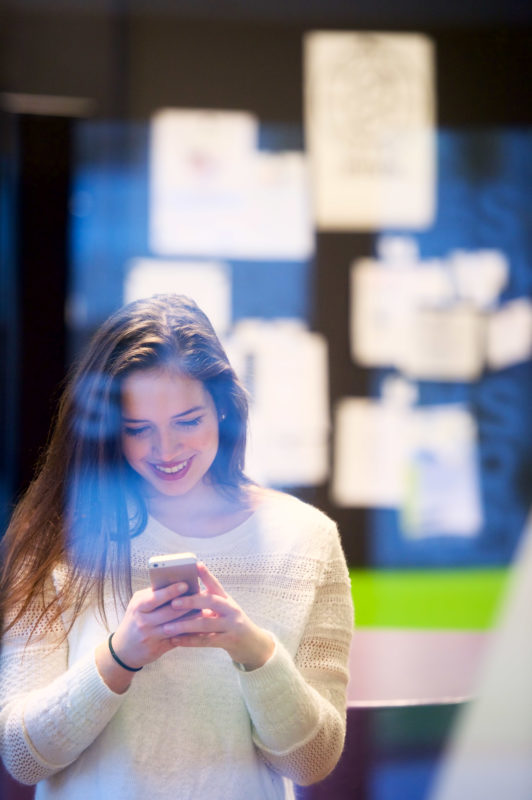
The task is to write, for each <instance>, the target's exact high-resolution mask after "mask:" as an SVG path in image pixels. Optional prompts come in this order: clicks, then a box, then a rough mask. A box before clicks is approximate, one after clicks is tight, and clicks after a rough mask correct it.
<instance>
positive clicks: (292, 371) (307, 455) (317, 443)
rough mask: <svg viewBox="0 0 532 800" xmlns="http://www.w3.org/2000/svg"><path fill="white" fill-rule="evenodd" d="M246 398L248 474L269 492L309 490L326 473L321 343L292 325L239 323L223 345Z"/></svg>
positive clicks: (325, 371)
mask: <svg viewBox="0 0 532 800" xmlns="http://www.w3.org/2000/svg"><path fill="white" fill-rule="evenodd" d="M228 353H229V357H230V359H231V361H232V363H233V364H234V366H235V369H236V371H237V373H238V374H239V375H240V376H241V377H242V379H243V380H244V382H245V384H246V386H247V388H248V390H249V391H250V393H251V395H252V404H251V413H250V441H249V450H248V455H247V459H246V469H247V471H248V473H249V474H250V475H251V476H252V477H253V478H254V479H255V480H257V481H259V482H261V483H265V484H267V485H271V486H298V485H302V486H311V485H315V484H319V483H322V482H324V481H325V479H326V477H327V473H328V446H327V439H328V433H329V413H328V359H327V346H326V341H325V339H324V337H322V336H321V335H320V334H317V333H311V332H309V331H308V330H306V329H305V328H304V327H303V326H302V325H301V323H299V322H298V321H292V322H291V321H288V320H279V321H272V322H267V321H260V320H248V321H243V322H240V323H239V324H238V325H237V326H236V327H235V331H234V335H233V337H232V338H231V340H230V341H229V342H228Z"/></svg>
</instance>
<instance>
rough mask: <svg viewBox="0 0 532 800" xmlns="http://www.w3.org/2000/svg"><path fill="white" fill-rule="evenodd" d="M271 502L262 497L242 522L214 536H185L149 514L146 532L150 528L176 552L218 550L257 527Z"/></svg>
mask: <svg viewBox="0 0 532 800" xmlns="http://www.w3.org/2000/svg"><path fill="white" fill-rule="evenodd" d="M271 503H272V498H271V497H268V498H264V499H263V500H262V502H261V503H260V505H259V506H258V507H257V508H256V509H255V510H254V511H253V512H252V513H251V514H250V515H249V517H247V519H245V520H244V521H243V522H241V523H239V524H238V525H236V526H235V527H234V528H231V529H230V530H228V531H225V532H224V533H219V534H217V535H216V536H185V535H183V534H182V533H178V532H177V531H174V530H172V529H171V528H168V527H167V526H166V525H164V523H162V522H159V520H158V519H156V518H155V517H153V516H152V515H151V514H149V515H148V524H147V526H146V530H147V532H149V531H150V530H151V531H153V532H155V533H156V534H157V538H158V539H162V540H163V541H164V543H165V544H166V545H167V546H168V547H170V548H171V549H174V550H175V551H176V552H177V548H181V549H183V550H186V551H192V552H195V553H200V552H209V553H212V552H219V551H223V550H226V549H227V547H229V546H232V545H233V544H234V542H236V541H240V540H241V539H243V538H245V537H246V536H248V535H249V534H250V533H252V532H253V531H254V530H256V529H257V522H258V521H259V519H260V517H261V516H262V514H263V513H264V511H265V509H266V508H267V507H268V506H269V505H270V504H271Z"/></svg>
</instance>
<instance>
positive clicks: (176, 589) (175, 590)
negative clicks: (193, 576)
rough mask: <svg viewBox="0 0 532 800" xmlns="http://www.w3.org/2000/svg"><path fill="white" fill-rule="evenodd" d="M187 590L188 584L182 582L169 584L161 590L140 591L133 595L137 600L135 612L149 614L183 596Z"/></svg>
mask: <svg viewBox="0 0 532 800" xmlns="http://www.w3.org/2000/svg"><path fill="white" fill-rule="evenodd" d="M187 589H188V584H186V583H183V582H180V583H171V584H170V586H165V587H164V588H163V589H141V590H140V591H139V592H136V593H135V595H134V597H135V596H136V598H137V600H138V605H137V610H138V611H140V612H142V613H143V614H149V613H150V612H151V611H155V609H156V608H159V607H160V606H164V605H165V604H166V603H169V602H171V601H172V600H174V598H176V597H179V595H182V594H184V593H185V592H186V591H187Z"/></svg>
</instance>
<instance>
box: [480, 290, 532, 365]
mask: <svg viewBox="0 0 532 800" xmlns="http://www.w3.org/2000/svg"><path fill="white" fill-rule="evenodd" d="M530 358H532V303H531V302H530V300H529V299H528V298H527V297H520V298H518V299H517V300H512V301H510V302H509V303H506V304H505V305H504V306H502V308H500V309H498V310H497V311H494V312H492V314H491V315H490V317H489V319H488V335H487V359H488V365H489V366H490V367H491V369H504V368H505V367H510V366H512V364H519V363H520V362H522V361H528V360H529V359H530Z"/></svg>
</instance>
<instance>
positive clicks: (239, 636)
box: [162, 562, 275, 670]
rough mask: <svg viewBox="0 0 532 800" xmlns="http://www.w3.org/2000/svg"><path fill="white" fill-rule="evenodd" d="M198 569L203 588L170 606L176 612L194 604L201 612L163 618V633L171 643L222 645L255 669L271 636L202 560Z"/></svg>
mask: <svg viewBox="0 0 532 800" xmlns="http://www.w3.org/2000/svg"><path fill="white" fill-rule="evenodd" d="M198 573H199V576H200V578H201V580H202V583H203V585H204V586H205V591H201V592H200V593H199V594H195V595H189V596H186V597H177V598H175V599H174V600H173V601H172V602H171V606H172V608H173V609H174V611H175V612H176V616H177V612H184V613H186V612H188V611H190V610H191V609H194V608H197V609H202V614H201V616H199V615H198V616H196V617H191V618H188V619H181V620H174V621H171V622H170V621H168V622H166V623H165V624H163V626H162V627H163V631H164V635H165V636H169V637H170V638H169V640H168V641H169V643H170V644H171V646H172V647H221V648H223V649H224V650H226V651H227V653H229V655H230V656H231V658H232V659H233V661H238V662H239V663H241V664H243V666H244V667H245V668H246V669H248V670H253V669H258V667H261V666H262V665H263V664H265V663H266V661H268V659H269V658H270V656H271V655H272V653H273V651H274V648H275V645H274V642H273V639H272V638H271V636H270V635H269V634H268V633H267V632H266V631H265V630H263V629H262V628H259V627H258V625H255V623H254V622H252V621H251V620H250V619H249V617H248V616H247V615H246V614H245V613H244V612H243V611H242V609H241V608H240V606H239V605H238V604H237V603H236V602H235V601H234V600H233V599H232V598H231V597H229V595H228V594H227V592H226V591H225V590H224V588H223V586H222V585H221V584H220V583H219V581H217V580H216V578H215V577H214V575H212V574H211V573H210V572H209V570H208V569H207V567H206V566H205V564H202V563H201V562H199V563H198Z"/></svg>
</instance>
